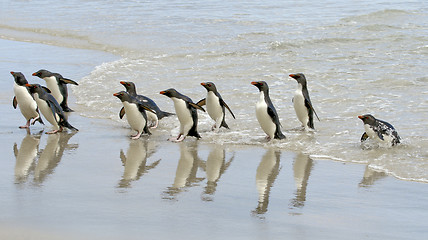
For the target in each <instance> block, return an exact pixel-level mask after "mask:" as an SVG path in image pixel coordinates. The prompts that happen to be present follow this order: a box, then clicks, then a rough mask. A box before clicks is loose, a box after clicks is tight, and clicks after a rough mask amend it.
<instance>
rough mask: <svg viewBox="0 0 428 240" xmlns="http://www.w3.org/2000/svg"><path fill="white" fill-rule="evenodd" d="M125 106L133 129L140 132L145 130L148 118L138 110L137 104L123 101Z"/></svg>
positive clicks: (127, 117)
mask: <svg viewBox="0 0 428 240" xmlns="http://www.w3.org/2000/svg"><path fill="white" fill-rule="evenodd" d="M123 106H124V107H125V112H126V119H127V120H128V123H129V125H130V126H131V128H132V130H135V131H138V132H139V133H141V132H143V129H144V126H146V119H145V118H144V116H143V114H141V112H140V111H139V110H138V107H137V105H135V104H130V103H129V102H123Z"/></svg>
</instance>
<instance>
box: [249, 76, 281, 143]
mask: <svg viewBox="0 0 428 240" xmlns="http://www.w3.org/2000/svg"><path fill="white" fill-rule="evenodd" d="M251 84H253V85H254V86H256V87H257V88H258V89H259V91H260V98H259V101H258V102H257V104H256V116H257V120H258V121H259V124H260V126H261V127H262V129H263V131H264V132H265V133H266V134H267V139H268V140H271V139H284V138H285V136H284V134H282V132H281V124H280V123H279V118H278V114H277V113H276V110H275V107H274V106H273V104H272V101H271V100H270V97H269V87H268V85H267V83H266V82H265V81H259V82H251Z"/></svg>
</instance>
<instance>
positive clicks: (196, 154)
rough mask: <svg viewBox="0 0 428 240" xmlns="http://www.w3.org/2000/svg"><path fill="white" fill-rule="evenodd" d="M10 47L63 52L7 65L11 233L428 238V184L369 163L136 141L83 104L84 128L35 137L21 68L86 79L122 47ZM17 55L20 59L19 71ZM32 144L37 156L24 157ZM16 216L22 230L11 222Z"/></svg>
mask: <svg viewBox="0 0 428 240" xmlns="http://www.w3.org/2000/svg"><path fill="white" fill-rule="evenodd" d="M2 42H3V40H0V45H1V43H2ZM6 45H7V47H8V48H10V47H11V46H15V47H16V49H17V50H19V51H21V53H22V54H23V55H27V54H28V52H32V51H39V50H37V49H38V48H41V50H40V52H46V51H47V50H52V52H48V54H47V56H41V55H36V56H31V57H28V58H25V59H26V60H25V61H22V62H20V61H19V59H22V58H20V57H19V56H17V57H16V60H14V59H10V60H9V62H7V63H0V69H2V70H3V71H2V73H1V74H2V75H1V76H2V77H3V79H5V80H4V81H3V83H2V87H3V90H2V91H1V92H2V93H3V94H2V96H1V97H0V112H2V116H3V117H2V118H1V120H0V128H1V131H0V142H1V143H2V144H0V145H1V149H2V153H4V157H3V164H2V165H3V167H2V168H1V169H0V176H2V177H1V180H0V181H1V182H0V186H2V187H0V191H1V195H2V196H3V197H2V198H1V200H0V203H1V204H2V206H3V207H4V208H5V211H4V213H3V216H2V218H0V236H1V237H8V238H9V239H26V238H27V237H28V236H29V235H26V234H32V233H34V232H36V234H37V232H38V233H40V235H42V236H43V237H45V236H44V235H46V236H47V238H48V239H49V237H50V238H52V239H55V238H56V237H57V236H58V235H59V236H62V237H66V239H82V237H83V238H84V239H117V238H118V237H121V238H124V239H139V238H140V237H141V235H142V234H144V236H146V237H147V238H157V239H170V238H171V237H177V236H179V237H181V238H189V239H196V238H198V239H200V238H202V237H204V238H208V239H218V238H245V239H259V237H263V238H264V237H266V236H269V237H270V238H272V239H279V238H282V237H283V236H284V234H286V235H288V236H290V237H291V238H296V239H302V238H309V239H315V238H316V239H319V238H321V239H324V238H330V239H331V238H338V237H345V238H348V239H362V238H363V239H364V238H372V239H380V238H388V239H405V238H408V237H409V236H411V238H412V239H424V237H425V231H426V230H425V226H424V223H425V222H426V221H425V220H427V217H426V216H428V214H427V211H428V210H427V209H428V201H427V200H428V199H427V196H426V194H424V193H425V192H426V190H427V189H428V185H427V184H425V183H421V182H412V181H403V180H399V179H396V178H394V177H392V176H389V175H386V174H385V173H379V172H376V171H373V170H371V169H366V166H365V165H364V164H360V163H344V162H339V161H334V160H333V161H332V160H327V161H325V160H314V159H311V158H309V156H307V155H305V154H302V153H299V152H292V151H287V150H283V149H282V150H281V149H276V148H270V147H267V146H241V145H240V146H235V145H226V146H225V145H216V144H209V143H204V142H202V141H196V140H194V139H193V138H189V139H186V140H185V142H184V143H178V144H177V143H171V142H168V141H166V140H165V141H164V142H160V141H150V137H142V138H141V139H139V140H136V141H132V140H130V139H129V135H130V134H131V130H130V129H128V128H127V127H125V126H126V124H123V123H120V122H115V121H112V120H108V119H95V118H87V117H84V116H81V115H80V114H79V113H78V111H76V112H74V113H71V114H70V123H71V124H72V125H73V126H75V127H77V128H78V129H79V130H80V131H79V132H77V133H75V134H74V133H72V132H67V133H61V134H56V135H46V134H44V133H43V134H37V132H39V131H40V130H42V129H49V128H50V126H49V123H46V126H45V127H43V126H42V125H39V124H38V123H36V125H35V126H32V131H31V132H32V134H31V135H27V134H26V131H25V130H23V129H19V128H18V126H19V124H21V122H23V121H24V120H23V117H22V116H21V114H20V112H19V110H18V109H13V107H12V106H11V99H12V96H13V90H12V87H11V82H9V80H10V81H13V80H12V77H11V76H10V74H9V71H12V70H13V71H22V72H24V71H25V73H26V76H27V77H28V78H29V74H30V72H31V71H36V70H38V69H37V68H38V66H34V64H33V62H37V63H38V64H40V65H43V64H44V65H45V67H44V68H46V69H48V70H49V69H53V70H55V71H58V72H61V73H62V74H63V76H64V77H67V76H76V77H77V78H79V79H80V78H82V77H83V76H85V75H87V74H88V73H89V72H90V71H91V66H93V67H94V66H97V64H100V62H102V61H104V60H105V59H109V58H110V57H111V59H113V58H114V57H113V56H111V55H109V54H105V55H104V54H103V53H100V56H105V57H106V58H105V59H100V57H99V56H97V57H96V56H94V52H93V51H91V50H81V51H79V50H75V49H72V50H70V49H63V48H57V47H51V46H43V45H38V44H35V45H31V44H30V45H28V43H20V42H17V43H10V42H9V43H7V44H6ZM24 46H25V48H23V47H24ZM2 49H5V48H4V47H3V48H2ZM10 51H13V49H11V50H10ZM27 51H28V52H27ZM57 51H59V52H60V53H62V54H63V55H64V56H74V54H75V55H76V56H74V58H73V59H72V58H68V59H67V60H66V61H65V62H57V61H58V60H53V59H51V58H50V57H51V55H52V54H53V53H54V52H55V53H57ZM76 51H77V52H76ZM14 53H15V52H14ZM73 61H74V62H73ZM106 61H107V60H106ZM89 62H90V63H91V64H90V65H86V63H89ZM42 63H43V64H42ZM10 65H14V66H13V67H14V69H10V70H7V69H9V68H10V67H11V66H10ZM83 65H84V66H85V68H84V69H83V68H82V66H83ZM15 66H16V69H15ZM18 68H21V69H23V70H20V69H18ZM34 68H36V69H34ZM78 70H80V72H78ZM76 72H78V74H76ZM79 79H74V80H79ZM70 97H71V99H70V103H71V104H70V107H71V108H72V109H75V110H76V108H77V109H78V107H76V102H75V97H74V96H73V92H72V91H71V93H70ZM113 100H115V99H112V101H113ZM27 140H28V141H27ZM23 146H27V147H29V148H31V150H32V151H29V152H31V153H32V154H34V152H35V153H36V154H35V155H29V154H24V155H23V157H22V158H19V161H18V156H21V155H19V153H20V152H21V151H23V148H22V147H23ZM21 153H22V152H21ZM15 154H17V155H16V156H15ZM403 192H405V193H406V194H403ZM397 216H400V217H397ZM10 225H12V226H15V227H16V228H15V229H16V231H13V232H15V233H16V234H14V233H13V232H12V233H10V232H9V231H7V229H9V227H8V226H10ZM190 225H191V226H192V227H189V226H190ZM28 226H31V227H32V229H29V228H28ZM398 226H400V227H399V228H398ZM39 230H40V231H39ZM23 232H26V233H23ZM67 237H68V238H67Z"/></svg>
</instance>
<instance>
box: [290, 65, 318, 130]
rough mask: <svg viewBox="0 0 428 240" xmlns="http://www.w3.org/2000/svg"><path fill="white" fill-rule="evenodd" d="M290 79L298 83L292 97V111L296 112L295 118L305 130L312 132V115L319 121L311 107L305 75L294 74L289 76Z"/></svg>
mask: <svg viewBox="0 0 428 240" xmlns="http://www.w3.org/2000/svg"><path fill="white" fill-rule="evenodd" d="M290 77H292V78H294V79H295V80H296V81H297V83H298V85H297V90H296V91H295V92H294V97H293V104H294V110H295V111H296V115H297V118H298V119H299V121H300V122H301V123H302V126H303V127H304V128H305V130H309V129H308V128H310V129H312V130H314V129H315V127H314V113H315V116H316V117H317V119H318V121H319V120H320V119H319V117H318V115H317V113H316V112H315V110H314V108H313V106H312V103H311V99H310V97H309V92H308V87H307V82H306V78H305V75H303V73H296V74H290Z"/></svg>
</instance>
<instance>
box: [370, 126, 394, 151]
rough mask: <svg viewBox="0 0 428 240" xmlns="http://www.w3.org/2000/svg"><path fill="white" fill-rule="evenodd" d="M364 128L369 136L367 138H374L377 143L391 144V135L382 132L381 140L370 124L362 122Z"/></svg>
mask: <svg viewBox="0 0 428 240" xmlns="http://www.w3.org/2000/svg"><path fill="white" fill-rule="evenodd" d="M364 129H365V130H366V133H367V136H369V138H371V139H375V140H376V141H378V142H379V143H383V144H387V145H389V146H391V145H392V140H393V138H392V137H391V136H389V135H386V134H383V135H382V136H383V140H382V139H380V137H379V135H377V133H376V132H375V131H373V129H372V128H371V127H370V125H368V124H364Z"/></svg>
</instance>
